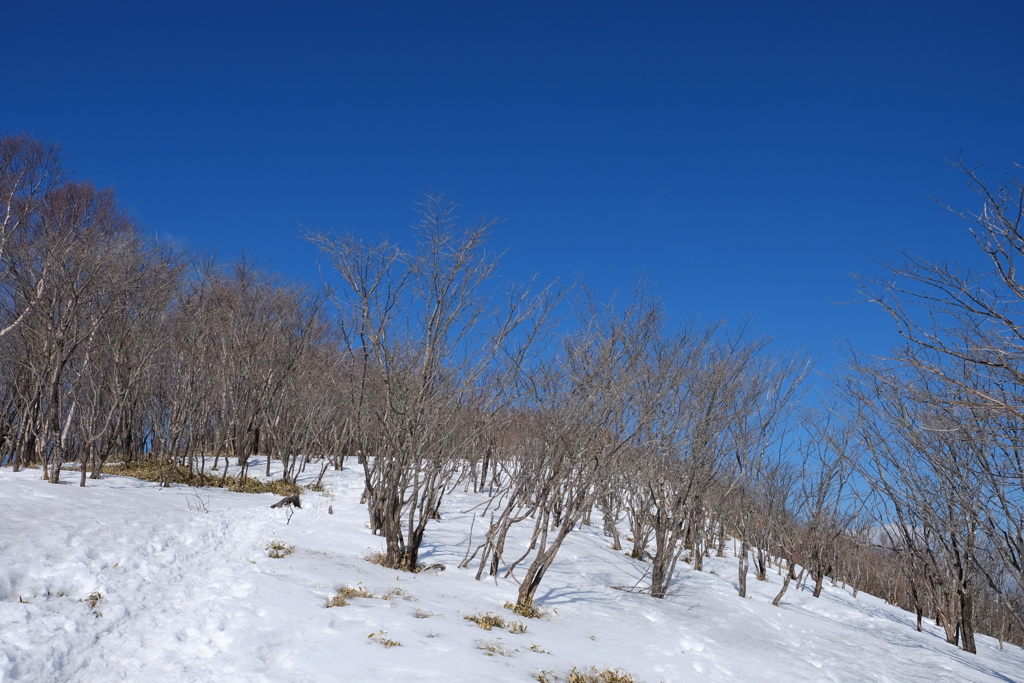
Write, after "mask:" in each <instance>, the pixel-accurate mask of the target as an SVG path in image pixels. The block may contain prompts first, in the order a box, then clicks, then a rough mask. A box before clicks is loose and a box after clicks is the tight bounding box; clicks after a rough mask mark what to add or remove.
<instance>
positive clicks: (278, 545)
mask: <svg viewBox="0 0 1024 683" xmlns="http://www.w3.org/2000/svg"><path fill="white" fill-rule="evenodd" d="M294 551H295V546H293V545H285V543H284V541H271V542H270V543H268V544H267V557H272V558H274V559H275V560H280V559H281V558H282V557H288V556H289V555H291V554H292V553H293V552H294Z"/></svg>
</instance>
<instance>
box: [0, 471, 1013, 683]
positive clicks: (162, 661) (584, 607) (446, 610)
mask: <svg viewBox="0 0 1024 683" xmlns="http://www.w3.org/2000/svg"><path fill="white" fill-rule="evenodd" d="M69 479H74V477H69ZM325 484H326V485H327V492H325V493H323V494H317V493H307V494H306V495H305V496H304V497H303V509H301V510H298V511H296V512H295V514H294V517H293V518H292V520H291V523H290V524H286V521H287V520H286V517H287V514H286V512H285V511H283V510H275V509H270V507H269V505H270V504H271V503H273V502H275V500H276V497H274V496H272V495H269V494H267V495H250V494H240V493H229V492H225V491H218V490H212V489H203V490H197V489H192V488H188V487H177V488H172V489H160V488H158V487H157V486H156V485H155V484H152V483H149V482H142V481H137V480H134V479H126V478H122V477H112V476H111V477H105V478H104V479H102V480H100V481H89V485H88V487H86V488H84V489H83V488H80V487H78V486H77V485H76V484H75V483H67V484H62V485H58V486H54V485H51V484H48V483H46V482H43V481H40V480H39V472H38V471H32V470H29V471H23V472H21V473H18V474H14V473H12V472H11V471H10V469H2V470H0V504H2V510H3V512H2V517H0V681H9V680H10V681H15V680H16V681H33V682H35V681H39V682H44V681H46V682H49V681H82V682H85V681H89V682H96V681H144V682H146V683H160V682H163V681H204V682H205V681H289V682H291V681H298V682H302V683H313V682H316V681H430V680H437V681H446V682H454V681H474V682H477V683H478V682H479V681H530V680H532V678H531V675H532V674H536V673H537V672H540V671H548V672H550V674H549V676H550V675H560V676H565V674H566V673H567V672H568V671H569V670H570V669H572V668H573V667H578V668H580V669H584V668H586V667H589V666H596V667H598V668H599V669H605V668H612V669H615V668H620V669H623V670H625V671H628V672H631V673H632V674H634V675H635V676H636V677H637V678H638V679H639V680H642V681H649V682H657V681H892V682H901V683H902V682H909V681H927V683H938V682H940V681H950V682H954V681H956V682H960V681H1001V682H1003V683H1005V682H1007V681H1024V654H1022V651H1021V650H1020V649H1018V648H1016V647H1013V646H1006V650H1005V651H999V649H998V644H997V642H996V641H994V640H992V639H990V638H987V637H979V638H978V650H979V654H978V655H977V656H975V655H969V654H965V653H963V652H961V651H959V650H957V649H956V648H955V647H953V646H950V645H948V644H946V643H945V642H944V640H943V638H942V636H941V634H940V630H939V629H936V628H935V627H934V625H930V626H928V627H927V628H926V629H925V632H923V633H918V632H916V631H915V630H914V628H913V616H912V615H911V614H909V613H906V612H903V611H901V610H898V609H895V608H893V607H890V606H888V605H886V604H885V603H884V602H883V601H881V600H879V599H876V598H874V597H871V596H868V595H864V594H861V595H859V596H858V597H857V598H856V599H854V598H853V597H852V596H851V592H850V591H849V590H843V589H842V588H841V587H838V586H835V587H832V586H829V587H826V589H825V592H824V594H823V595H822V597H821V598H819V599H814V598H812V597H811V595H810V592H808V591H800V592H798V591H796V590H794V589H792V588H791V590H790V592H789V593H788V594H787V595H786V599H785V600H784V605H783V607H782V608H777V607H772V605H771V599H772V598H773V597H774V595H775V593H776V592H778V589H779V585H780V581H781V577H779V576H777V575H775V574H774V573H772V574H771V575H770V581H769V583H767V584H765V583H759V582H757V581H754V580H753V578H751V581H750V582H749V589H750V592H751V598H749V599H745V600H743V599H740V598H738V597H737V596H736V590H735V586H736V577H735V574H736V560H735V559H734V558H732V557H727V558H724V559H716V558H711V559H710V560H709V561H708V562H707V563H706V565H705V569H706V570H711V571H705V572H703V573H699V572H694V571H692V570H690V569H689V568H688V566H687V567H684V568H683V569H682V570H681V572H680V574H679V576H678V581H677V584H676V586H675V590H674V595H672V596H671V597H670V598H668V599H665V600H656V599H653V598H651V597H649V596H646V595H642V594H636V593H629V592H625V591H622V590H616V589H614V588H612V586H632V585H634V584H636V583H637V582H638V581H640V580H641V577H642V576H643V575H644V571H645V569H646V565H644V564H643V563H640V562H637V561H635V560H632V559H630V558H629V557H627V556H626V555H625V554H623V553H622V552H615V551H613V550H611V549H610V548H609V546H608V539H606V538H605V537H603V535H602V534H601V526H600V524H599V523H596V524H595V526H594V527H584V528H583V530H581V531H580V532H578V533H574V534H573V535H571V536H570V537H569V539H568V540H567V541H566V544H565V546H564V547H563V549H562V551H561V552H560V554H559V555H558V557H557V559H556V560H555V564H554V566H553V567H552V570H551V571H550V572H549V574H548V576H547V577H546V578H545V579H544V584H543V585H542V586H541V589H540V591H539V594H538V598H539V600H538V602H539V603H540V604H541V605H543V606H544V607H547V608H549V614H548V616H547V617H545V618H542V619H522V618H520V617H517V616H515V615H514V614H512V613H511V612H509V611H508V610H506V609H504V608H503V603H504V602H505V601H507V600H514V599H515V595H516V584H515V583H514V581H512V580H511V579H508V580H498V581H495V580H494V579H489V580H484V581H479V582H478V581H475V580H474V578H473V577H474V575H475V573H476V566H475V564H474V565H472V566H471V567H470V568H469V569H458V567H457V565H458V564H459V561H460V560H461V559H462V557H463V555H464V554H465V552H466V541H467V536H468V532H469V526H470V520H471V518H472V513H466V512H464V511H466V510H468V509H469V508H470V507H472V506H473V505H475V504H476V503H478V502H480V500H481V499H480V498H479V497H477V496H474V495H473V494H471V493H468V494H467V493H464V492H461V491H460V492H456V493H454V494H452V495H451V496H449V497H448V498H447V499H446V508H445V512H444V514H443V519H442V521H439V522H435V523H433V524H432V526H431V527H430V528H429V530H428V534H427V541H426V547H425V548H424V552H423V554H422V556H421V561H423V562H426V563H436V562H440V563H443V564H444V565H446V566H447V570H446V571H443V572H438V573H421V574H404V573H399V572H395V571H393V570H388V569H384V568H382V567H379V566H377V565H374V564H371V563H369V562H367V561H366V560H365V559H364V558H365V557H366V556H367V555H368V554H370V553H371V552H372V551H375V550H378V549H380V548H381V547H382V539H380V538H378V537H375V536H372V535H371V534H370V532H369V530H368V529H367V528H366V527H367V525H366V512H365V509H364V508H363V506H361V505H360V504H359V495H360V492H361V487H362V477H361V475H360V473H359V471H358V470H348V471H345V472H340V473H334V472H329V473H328V476H327V478H326V479H325ZM329 506H331V507H333V514H328V508H329ZM479 529H480V525H479V524H478V525H477V535H479V533H480V531H479ZM524 531H525V530H524ZM525 540H526V539H524V538H523V539H519V540H517V541H516V542H515V543H512V542H511V541H510V544H509V547H508V548H507V552H506V554H507V555H509V556H512V555H518V554H519V553H517V552H516V550H517V549H518V548H520V547H521V545H520V543H525ZM273 541H279V542H282V543H284V544H285V545H287V546H294V550H293V552H292V553H291V554H289V555H287V556H286V557H283V558H279V559H274V558H271V557H268V551H267V545H268V544H269V543H271V542H273ZM346 586H348V587H356V588H365V589H366V590H368V591H369V592H371V593H372V594H373V595H374V596H377V597H374V598H350V599H349V603H350V604H348V605H346V606H341V607H332V608H328V607H327V602H328V600H329V599H330V598H331V597H332V596H333V595H335V594H336V593H337V591H338V589H339V588H342V587H346ZM396 589H398V590H396ZM383 596H387V597H388V599H383ZM488 612H489V613H491V614H494V615H498V616H501V617H502V618H503V619H505V620H506V621H509V622H511V621H520V622H523V623H525V625H526V626H527V630H526V632H525V633H521V634H514V633H511V632H510V631H508V630H501V629H493V630H489V631H488V630H481V629H480V628H479V627H478V626H477V625H476V624H474V623H472V622H470V621H467V620H466V619H464V618H463V617H465V616H467V615H478V614H483V613H488ZM389 641H391V642H397V643H401V645H400V646H391V647H388V646H387V645H388V643H389Z"/></svg>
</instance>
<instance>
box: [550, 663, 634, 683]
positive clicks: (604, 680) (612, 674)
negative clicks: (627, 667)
mask: <svg viewBox="0 0 1024 683" xmlns="http://www.w3.org/2000/svg"><path fill="white" fill-rule="evenodd" d="M567 680H568V683H639V681H640V679H638V678H637V677H636V676H634V675H633V674H631V673H628V672H626V671H623V670H622V669H605V670H604V671H599V670H598V669H597V668H595V667H593V666H591V667H588V668H587V669H586V670H585V671H580V670H579V669H577V668H575V667H573V669H572V671H570V672H569V678H568V679H567Z"/></svg>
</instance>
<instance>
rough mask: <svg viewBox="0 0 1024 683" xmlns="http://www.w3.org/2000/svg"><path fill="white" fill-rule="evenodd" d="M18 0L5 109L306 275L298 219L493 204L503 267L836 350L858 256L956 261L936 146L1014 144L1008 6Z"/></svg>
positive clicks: (396, 232) (1019, 144)
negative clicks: (442, 201)
mask: <svg viewBox="0 0 1024 683" xmlns="http://www.w3.org/2000/svg"><path fill="white" fill-rule="evenodd" d="M296 4H298V5H301V6H299V7H288V6H286V4H285V3H265V2H238V3H217V2H210V3H189V2H175V3H158V2H147V3H127V2H125V3H103V2H100V3H70V2H60V1H57V2H51V3H16V4H14V3H9V4H7V5H6V6H5V7H4V10H3V19H2V21H3V24H4V25H5V27H4V30H3V36H4V37H3V40H2V41H0V65H2V68H0V73H2V79H0V80H2V84H3V90H2V92H3V97H2V98H0V102H2V104H0V134H2V133H17V132H27V133H30V134H33V135H35V136H38V137H43V138H46V139H49V140H53V141H56V142H59V143H61V144H62V145H63V147H64V149H65V152H66V156H67V160H68V166H69V167H71V168H72V169H74V170H75V171H76V172H77V173H78V174H79V175H80V176H82V177H89V178H91V179H93V180H94V181H95V182H96V183H97V184H100V185H103V186H112V187H114V188H115V189H116V190H117V192H118V196H119V197H120V198H121V200H122V201H124V202H125V203H127V204H128V205H130V207H131V209H132V211H133V212H134V214H135V215H136V216H138V218H139V219H140V220H141V222H142V223H143V224H144V226H145V227H146V228H147V229H148V230H150V231H157V232H159V233H160V234H162V235H167V236H173V237H174V238H176V239H179V240H181V241H183V242H185V243H187V244H190V245H192V246H194V247H198V248H203V249H210V250H216V251H218V252H219V253H220V254H221V256H222V257H225V258H230V257H233V256H237V255H238V254H239V253H240V252H241V251H242V250H243V249H244V250H245V251H246V252H247V253H248V254H249V255H251V256H253V257H255V258H257V259H258V260H259V261H260V262H261V263H264V264H267V265H268V266H269V267H270V268H271V269H272V270H277V271H280V272H282V273H283V274H285V275H286V276H288V277H292V278H306V279H311V280H312V279H315V278H316V277H317V276H316V270H315V253H314V252H313V250H312V249H311V247H310V246H309V245H308V244H305V243H303V242H302V241H301V240H299V239H298V234H299V231H300V228H299V226H300V224H301V225H305V226H307V227H311V228H320V229H336V230H350V231H354V232H357V233H359V234H362V235H365V236H366V237H367V238H374V237H376V236H378V235H381V234H388V235H390V236H392V237H394V238H399V239H400V238H402V237H403V236H405V235H408V226H409V225H410V224H411V223H412V222H413V221H414V220H415V215H414V214H413V211H412V208H413V205H414V201H415V200H416V198H417V197H418V196H419V195H421V194H422V193H424V192H426V191H429V190H435V191H440V192H445V193H448V194H451V195H454V196H455V198H456V200H457V201H458V202H459V203H460V204H461V205H462V211H461V213H462V215H463V216H464V217H465V218H466V220H467V221H476V220H478V219H479V218H480V217H481V216H482V215H484V214H486V215H489V216H495V217H498V218H501V219H504V222H503V223H502V224H501V226H500V227H499V229H498V231H497V234H496V238H495V245H496V246H497V247H501V248H507V249H508V251H507V255H506V258H505V261H504V262H503V263H504V265H503V272H504V274H505V275H506V276H508V277H509V278H516V279H524V278H527V277H529V276H531V275H533V274H534V273H539V274H540V276H541V277H542V278H545V279H552V278H556V277H558V278H560V279H562V280H563V281H571V280H573V279H574V278H575V276H577V275H578V276H580V277H583V278H585V279H586V280H587V281H588V282H590V283H591V284H592V285H593V286H594V287H595V288H596V289H597V290H598V291H599V292H600V293H602V294H605V295H609V294H611V293H612V292H613V291H616V290H620V291H621V290H628V289H629V288H630V287H631V285H632V283H633V282H634V280H635V279H636V277H637V276H638V275H641V274H643V275H646V276H647V277H649V278H650V279H651V280H652V281H654V282H655V283H656V288H657V290H658V291H659V292H660V293H662V294H663V295H664V296H665V298H666V301H667V303H668V306H669V309H670V310H671V312H672V313H673V315H675V316H676V317H677V318H679V319H685V318H689V317H692V316H699V317H700V318H702V319H705V320H715V319H719V318H723V317H724V318H726V319H727V320H729V321H731V322H738V321H740V320H742V319H744V318H745V317H747V316H750V317H751V327H752V329H753V330H755V331H757V332H760V333H769V334H773V335H774V336H775V337H776V340H777V343H778V345H779V347H781V348H783V349H795V348H798V347H803V348H806V349H808V350H809V351H811V352H812V353H813V354H815V355H818V356H821V357H823V363H822V366H823V367H824V368H826V369H827V368H828V366H830V365H831V363H832V362H833V359H834V358H835V356H836V352H835V347H834V342H835V341H836V340H841V339H849V340H850V341H852V342H853V343H854V344H855V345H858V346H860V347H862V348H863V349H864V350H866V351H868V352H882V351H884V349H885V348H886V347H887V346H888V345H889V344H890V343H892V342H893V341H894V337H893V334H892V332H893V330H892V325H891V323H890V322H889V321H888V320H887V319H886V318H885V317H884V315H883V314H882V313H881V312H880V311H877V310H875V309H873V308H872V307H871V306H869V305H867V304H849V305H842V304H840V303H838V302H848V301H852V300H854V299H856V298H857V295H856V292H855V286H854V283H853V281H852V280H851V279H850V278H849V277H848V276H847V273H848V272H849V271H857V272H861V273H871V272H875V271H877V269H878V267H877V266H876V265H875V264H874V261H876V260H886V259H892V258H893V257H894V255H893V253H892V252H891V250H890V249H889V248H888V247H887V246H886V244H890V245H893V246H896V247H900V248H905V249H908V250H911V251H914V252H918V253H920V254H922V255H924V256H926V257H929V258H932V259H949V260H955V259H966V260H968V261H971V260H972V259H974V257H975V255H974V253H973V251H972V249H971V242H970V239H969V236H968V235H967V234H966V229H965V228H966V224H964V223H962V222H960V221H958V220H957V219H955V218H954V217H951V216H950V215H948V214H946V213H944V212H943V211H942V210H941V209H940V208H938V207H937V206H936V205H935V204H934V202H933V201H932V199H931V198H930V196H934V197H937V198H939V199H941V200H943V201H945V202H947V203H950V204H952V205H954V206H956V207H958V208H977V201H974V200H972V195H970V194H969V191H968V190H967V189H966V186H965V183H964V179H963V178H962V177H961V176H960V175H958V174H957V173H956V172H955V171H953V170H952V169H951V168H950V167H949V166H948V164H947V163H946V160H948V159H954V158H956V156H957V155H958V154H959V153H960V152H961V150H962V151H963V154H964V157H965V158H966V159H967V160H968V161H970V162H972V163H984V164H986V171H987V172H988V173H990V175H991V177H994V178H998V177H1001V176H1002V175H1003V174H1005V173H1006V172H1007V171H1008V170H1010V169H1011V163H1012V162H1024V153H1022V152H1024V125H1022V123H1021V122H1022V118H1021V114H1022V112H1024V106H1022V105H1024V88H1022V81H1021V77H1020V65H1021V64H1024V55H1022V52H1024V50H1022V48H1021V41H1020V37H1019V34H1020V30H1021V28H1022V27H1024V4H1021V3H1019V2H1010V1H1005V2H975V3H966V2H945V1H941V0H940V1H932V2H886V3H881V2H879V3H876V2H863V3H856V4H847V5H839V4H837V3H821V2H790V3H786V2H779V3H764V2H733V3H729V4H725V3H684V2H676V3H668V2H665V3H640V4H636V3H630V4H627V3H622V2H619V3H600V2H588V3H532V2H517V3H503V4H500V5H498V4H491V3H484V2H460V3H445V2H440V3H423V2H415V3H414V2H409V3H396V2H379V3H358V4H356V3H341V2H337V3H327V2H321V3H296Z"/></svg>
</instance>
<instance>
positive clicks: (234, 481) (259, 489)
mask: <svg viewBox="0 0 1024 683" xmlns="http://www.w3.org/2000/svg"><path fill="white" fill-rule="evenodd" d="M102 471H103V473H104V474H113V475H117V476H119V477H132V478H134V479H142V480H144V481H163V480H166V481H168V482H170V483H171V484H186V485H188V486H205V487H208V488H223V489H227V490H228V491H234V492H236V493H273V494H275V495H278V496H291V495H294V494H296V493H301V492H302V488H301V487H299V486H296V485H295V484H292V483H290V482H287V481H285V480H283V479H274V480H273V481H263V480H261V479H255V478H253V477H246V478H245V479H242V480H239V479H238V478H237V477H227V478H224V477H221V476H213V477H211V476H210V475H208V474H204V473H202V472H191V471H189V470H187V469H183V468H181V467H173V466H172V467H170V472H169V473H168V472H167V466H166V465H165V467H164V475H165V476H164V478H163V479H162V478H161V477H160V471H161V468H160V463H159V462H157V461H156V460H143V461H141V462H133V463H127V464H125V463H119V464H117V465H104V466H103V469H102Z"/></svg>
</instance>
